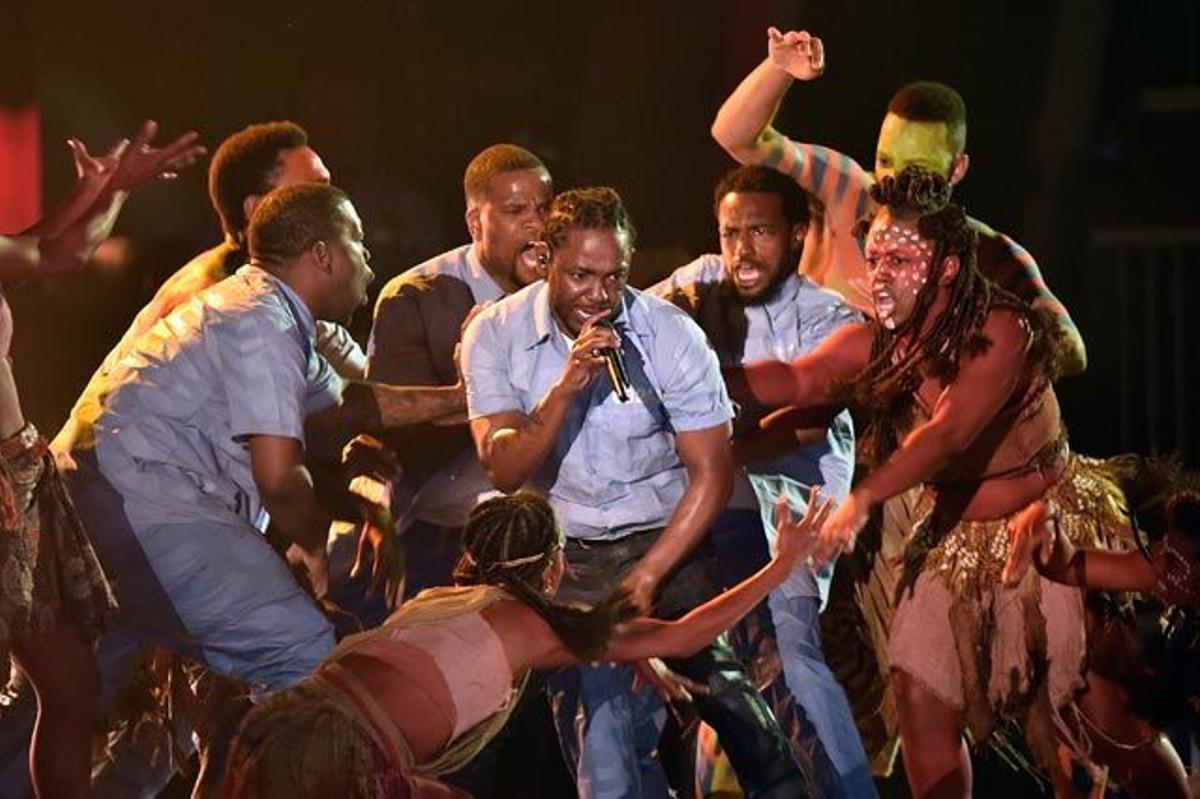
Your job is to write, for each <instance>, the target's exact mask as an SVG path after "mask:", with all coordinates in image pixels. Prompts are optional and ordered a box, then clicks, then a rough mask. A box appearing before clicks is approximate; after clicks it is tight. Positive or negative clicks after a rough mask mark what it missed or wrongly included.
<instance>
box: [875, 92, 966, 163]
mask: <svg viewBox="0 0 1200 799" xmlns="http://www.w3.org/2000/svg"><path fill="white" fill-rule="evenodd" d="M887 110H888V112H889V113H892V114H895V115H896V116H899V117H903V118H904V119H907V120H910V121H912V122H941V123H942V124H944V125H945V126H946V132H947V134H948V135H949V138H950V145H951V146H952V147H953V148H954V152H955V154H958V153H961V152H962V151H963V150H964V149H966V146H967V104H966V103H965V102H963V98H962V95H961V94H959V93H958V92H957V91H955V90H954V89H953V88H951V87H950V86H947V85H946V84H944V83H937V82H936V81H931V80H923V81H917V82H916V83H910V84H908V85H906V86H901V87H900V90H899V91H898V92H896V93H895V94H893V95H892V99H891V100H890V101H889V102H888V107H887Z"/></svg>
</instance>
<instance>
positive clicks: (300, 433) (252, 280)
mask: <svg viewBox="0 0 1200 799" xmlns="http://www.w3.org/2000/svg"><path fill="white" fill-rule="evenodd" d="M315 332H316V323H315V321H314V319H313V316H312V313H311V312H310V311H309V309H308V308H307V307H306V306H305V304H304V302H303V301H302V300H301V299H300V298H299V297H298V296H297V295H296V294H295V292H293V291H292V290H291V289H290V288H289V287H288V286H287V285H285V284H284V283H283V282H281V281H279V280H278V279H276V278H275V277H274V276H273V275H270V274H269V273H267V272H265V271H263V270H262V269H259V268H257V267H253V266H245V267H242V268H241V269H239V270H238V272H237V273H236V274H235V275H233V276H232V277H230V278H227V279H226V280H223V281H221V282H220V283H218V284H217V285H215V286H213V287H212V288H210V289H207V290H205V291H203V292H201V293H200V294H198V295H196V296H195V297H193V298H192V299H191V300H189V301H188V302H186V303H184V304H183V305H181V306H179V307H178V308H177V309H175V310H174V311H173V312H172V313H170V314H169V315H168V316H166V317H165V318H164V319H161V320H160V321H158V322H157V323H156V324H155V325H154V326H153V327H151V328H150V329H149V330H148V331H147V332H146V333H144V334H142V335H141V336H140V337H138V338H137V339H136V340H135V341H134V342H133V343H132V345H131V346H130V347H129V349H128V351H127V352H125V353H124V354H123V355H122V356H121V357H120V358H119V359H117V360H116V361H115V363H113V364H111V365H107V366H106V368H104V369H102V370H101V371H100V372H98V373H97V374H96V375H95V377H93V379H92V382H91V383H89V385H88V388H87V389H86V390H85V392H84V395H83V396H82V397H81V399H80V401H79V402H78V403H77V404H76V406H75V409H74V410H73V411H72V414H71V419H70V421H69V422H68V424H67V427H66V428H65V429H64V430H63V432H62V433H60V435H59V437H58V439H57V440H56V442H55V446H56V448H57V449H76V448H89V447H92V446H94V447H95V452H96V460H97V462H98V464H99V467H100V471H101V472H102V473H103V475H104V477H105V478H106V479H107V480H108V481H109V482H110V483H111V484H112V485H113V487H114V488H116V489H117V491H118V492H120V493H121V495H122V496H123V497H124V500H125V512H126V515H127V516H128V517H129V521H130V522H131V523H132V524H133V526H134V527H135V528H137V527H140V526H145V525H153V524H168V523H173V522H196V521H203V520H206V519H211V520H213V521H217V522H222V523H226V524H245V523H253V522H254V521H255V520H256V519H257V517H258V515H259V512H260V510H261V509H262V503H261V500H260V498H259V495H258V489H257V487H256V486H255V483H254V479H253V476H252V474H251V468H250V451H249V444H248V438H249V437H250V436H254V435H272V436H285V437H288V438H295V439H299V440H300V441H303V440H304V418H305V417H306V416H307V415H308V414H310V413H313V412H315V411H318V410H321V409H323V408H326V407H329V406H330V405H332V404H334V403H336V402H337V401H338V399H339V397H340V395H341V389H342V383H341V380H340V379H339V378H338V377H337V375H336V374H334V372H333V370H332V369H331V368H330V367H329V364H328V362H326V361H325V359H324V358H322V357H321V356H320V355H318V354H317V353H316V351H315V349H314V336H315Z"/></svg>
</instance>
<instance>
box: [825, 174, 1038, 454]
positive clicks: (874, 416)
mask: <svg viewBox="0 0 1200 799" xmlns="http://www.w3.org/2000/svg"><path fill="white" fill-rule="evenodd" d="M871 198H872V199H873V200H874V201H875V202H876V204H877V205H878V206H880V207H881V208H887V209H889V210H890V211H891V212H892V213H893V214H894V215H895V216H897V217H899V218H902V219H905V218H907V219H913V218H915V219H916V221H917V230H918V232H919V233H920V234H921V236H922V237H923V238H925V239H929V240H931V241H933V242H934V251H933V257H932V258H931V259H930V269H931V270H936V269H937V268H938V267H939V266H940V264H941V263H942V262H943V261H944V260H945V259H946V258H948V257H950V256H957V257H958V259H959V269H958V273H957V274H956V275H955V277H954V280H953V282H952V283H951V285H950V287H949V291H950V297H949V302H948V303H947V304H946V308H945V310H944V311H943V312H942V313H941V314H940V315H939V316H938V318H937V319H935V320H934V321H933V323H932V324H931V325H930V326H929V329H928V330H926V331H924V332H923V333H922V332H921V331H922V329H923V328H924V327H925V322H926V320H927V318H928V315H929V311H930V309H931V308H932V307H933V303H934V300H935V299H936V298H937V293H938V290H939V282H938V280H936V279H935V276H934V275H932V274H931V275H930V279H929V280H928V281H926V283H925V285H923V286H922V287H921V289H920V291H919V292H918V294H917V298H916V303H915V306H914V308H913V313H912V315H911V316H910V317H909V319H908V320H907V321H906V322H905V323H904V324H903V325H900V326H899V327H897V328H896V329H894V330H889V329H887V328H885V327H884V326H883V325H874V326H873V327H874V338H873V340H872V343H871V360H870V362H869V363H868V364H867V366H866V367H865V368H864V369H863V371H862V372H861V373H860V374H859V375H858V376H857V377H856V378H855V379H854V380H853V381H852V383H851V386H850V387H849V391H848V394H849V396H848V400H849V401H850V402H851V403H852V404H854V405H855V406H856V407H859V408H862V409H863V410H864V411H865V414H866V416H867V419H868V424H867V429H866V431H865V435H864V437H863V441H864V444H863V447H864V455H865V456H866V457H865V460H866V461H867V462H868V463H874V464H878V463H880V462H882V461H883V460H884V459H886V458H887V456H888V455H890V454H891V452H892V451H893V450H894V449H895V448H896V447H897V446H899V431H900V430H901V429H904V428H906V427H907V426H908V425H909V424H910V423H911V421H912V402H911V395H912V393H913V392H914V391H916V390H917V388H918V387H919V386H920V384H921V380H922V378H923V375H925V374H929V375H932V376H933V377H936V378H938V379H939V380H942V381H944V382H950V381H952V380H953V379H954V378H955V377H956V376H957V375H958V370H959V365H960V363H961V359H962V356H963V355H964V354H965V355H968V356H971V355H978V354H979V353H981V352H984V351H986V350H987V348H988V347H989V346H990V344H991V342H990V340H989V339H988V338H987V336H986V335H984V333H983V326H984V323H985V322H986V321H987V318H988V314H989V313H990V312H991V311H992V310H993V309H995V308H1008V309H1010V310H1013V311H1016V312H1017V313H1019V314H1021V316H1022V317H1023V318H1024V319H1025V320H1026V321H1027V323H1028V325H1029V327H1030V329H1031V331H1032V332H1033V333H1034V345H1033V348H1032V349H1031V356H1032V357H1033V358H1034V360H1035V362H1037V363H1038V364H1039V365H1042V366H1045V368H1046V371H1047V373H1048V375H1049V376H1051V377H1052V376H1056V374H1052V375H1051V374H1050V373H1051V372H1053V371H1054V370H1052V369H1051V368H1050V366H1049V362H1050V360H1051V359H1050V357H1049V355H1048V351H1049V345H1048V344H1047V341H1046V339H1047V330H1048V328H1049V325H1048V324H1047V322H1046V320H1045V318H1044V317H1042V316H1039V315H1038V314H1035V313H1034V312H1033V310H1032V308H1031V307H1030V306H1029V305H1028V304H1027V303H1025V302H1023V301H1022V300H1020V299H1019V298H1018V297H1016V296H1015V295H1013V294H1011V293H1009V292H1007V291H1005V290H1003V289H1001V288H1000V287H999V286H997V285H995V284H994V283H992V282H991V281H990V280H987V279H986V278H985V277H984V276H983V275H982V274H981V273H980V272H979V270H978V268H977V264H976V259H977V253H978V248H979V234H978V233H977V232H976V230H975V229H974V228H973V227H972V225H971V224H970V220H969V219H968V218H967V214H966V211H965V210H964V209H963V208H962V206H960V205H957V204H954V203H952V202H950V185H949V183H948V182H947V181H946V179H945V178H943V177H942V176H941V175H938V174H936V173H934V172H931V171H929V170H927V169H924V168H922V167H916V166H910V167H907V168H905V169H904V171H903V172H901V173H900V174H899V175H897V176H887V177H884V178H883V179H881V180H880V181H879V182H878V183H876V184H875V185H874V186H872V187H871ZM859 232H860V233H862V232H865V231H864V230H863V229H862V228H861V227H860V229H859Z"/></svg>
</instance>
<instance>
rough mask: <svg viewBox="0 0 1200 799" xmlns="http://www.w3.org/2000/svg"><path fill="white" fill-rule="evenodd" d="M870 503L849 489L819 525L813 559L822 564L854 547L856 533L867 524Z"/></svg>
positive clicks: (856, 537)
mask: <svg viewBox="0 0 1200 799" xmlns="http://www.w3.org/2000/svg"><path fill="white" fill-rule="evenodd" d="M870 513H871V504H870V502H868V501H867V500H866V499H865V498H863V497H862V496H861V495H860V494H859V493H858V492H857V491H851V492H850V494H849V496H847V497H846V499H845V500H844V501H843V502H842V504H841V505H840V506H839V507H838V509H837V510H836V511H835V512H834V513H833V514H832V515H831V516H830V517H829V518H828V519H826V520H825V523H824V524H823V525H822V526H821V537H820V540H819V541H818V542H817V549H816V552H815V553H813V560H814V561H816V563H817V565H818V566H823V565H825V564H826V563H829V562H830V561H831V560H833V559H834V558H836V557H837V556H838V555H839V554H841V553H842V552H849V551H851V550H852V549H854V542H855V541H857V540H858V534H859V533H860V532H861V531H862V529H863V527H865V526H866V524H867V517H868V516H869V515H870Z"/></svg>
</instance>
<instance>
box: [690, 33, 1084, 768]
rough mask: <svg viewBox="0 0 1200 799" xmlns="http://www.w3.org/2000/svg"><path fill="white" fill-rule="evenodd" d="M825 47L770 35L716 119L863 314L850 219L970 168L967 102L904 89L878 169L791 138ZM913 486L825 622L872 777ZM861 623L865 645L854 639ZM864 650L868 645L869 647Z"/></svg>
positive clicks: (999, 249) (1005, 281)
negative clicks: (778, 188)
mask: <svg viewBox="0 0 1200 799" xmlns="http://www.w3.org/2000/svg"><path fill="white" fill-rule="evenodd" d="M825 64H826V61H825V48H824V43H823V42H822V41H821V39H820V38H819V37H816V36H813V35H811V34H809V33H807V32H805V31H791V32H788V33H781V32H779V31H778V30H776V29H774V28H772V29H770V30H769V31H768V36H767V57H766V59H764V61H763V62H762V63H761V64H760V65H759V66H758V67H756V68H755V69H754V70H753V71H752V72H751V73H750V74H749V75H748V76H747V77H746V78H745V80H743V81H742V83H741V84H740V85H739V86H738V87H737V89H735V90H734V92H733V93H732V94H731V95H730V96H729V98H728V99H727V100H726V101H725V103H724V104H723V105H722V106H721V109H720V111H719V112H718V113H717V117H716V119H715V120H714V122H713V126H712V134H713V137H714V138H715V139H716V140H717V142H718V143H719V144H720V145H721V146H722V147H724V148H725V150H726V151H727V152H728V153H729V154H730V155H731V156H733V157H734V158H735V159H736V160H737V161H739V162H741V163H743V164H751V163H754V164H765V165H767V166H771V167H774V168H776V169H778V170H780V171H781V172H783V173H785V174H787V175H789V176H791V177H792V178H793V179H794V180H795V181H796V182H797V183H798V184H799V185H800V186H801V188H803V189H804V190H805V191H807V192H808V193H809V194H810V195H811V196H812V197H814V198H815V200H816V203H815V207H816V214H815V216H814V219H813V223H812V224H811V225H809V228H808V235H807V238H806V241H805V247H804V254H803V258H802V260H801V272H802V273H803V274H805V275H807V276H809V277H811V278H813V279H814V280H816V281H817V282H818V283H819V284H821V285H823V286H825V287H827V288H833V289H836V290H838V291H841V292H843V293H844V294H845V295H846V296H847V298H849V300H850V302H852V303H853V304H854V305H856V306H858V307H860V308H861V309H863V310H869V309H870V307H871V303H870V298H869V297H867V296H866V293H865V291H864V289H863V285H864V283H865V276H866V263H865V261H864V257H863V251H862V249H861V247H860V245H859V242H858V239H857V237H856V236H855V235H854V228H855V225H856V224H857V223H858V222H859V220H861V219H863V218H864V217H865V216H867V215H869V214H870V213H871V212H872V205H873V203H872V200H871V196H870V187H871V186H872V185H873V184H874V183H875V182H876V181H877V180H880V179H882V178H884V177H887V176H889V175H892V176H894V175H897V174H899V173H900V172H901V171H902V170H903V169H904V168H905V167H907V166H910V165H914V166H920V167H923V168H925V169H928V170H930V171H932V172H935V173H937V174H938V175H940V176H942V177H943V178H944V179H945V180H946V181H947V182H948V183H949V184H950V185H951V186H952V187H953V186H954V185H956V184H957V183H958V182H959V181H961V180H962V179H963V178H964V177H965V176H966V174H967V169H968V167H969V165H970V158H969V156H968V154H967V152H966V142H967V109H966V104H965V103H964V102H963V98H962V97H961V96H960V95H959V93H958V92H957V91H955V90H954V89H953V88H951V87H950V86H947V85H945V84H942V83H934V82H929V81H922V82H918V83H911V84H908V85H906V86H903V87H902V88H900V90H899V91H897V92H896V93H895V94H894V95H893V96H892V98H891V100H890V101H889V103H888V107H887V112H886V114H885V115H884V118H883V122H882V124H881V126H880V129H879V137H878V143H877V145H876V149H875V163H874V170H873V171H867V170H866V169H864V168H863V167H861V166H860V165H859V164H858V163H857V162H855V160H854V159H852V158H851V157H849V156H848V155H846V154H844V153H841V152H838V151H837V150H834V149H831V148H828V147H824V146H821V145H818V144H811V143H806V142H798V141H793V140H791V139H789V138H788V137H787V136H785V135H783V134H782V133H780V132H779V131H778V130H776V129H775V128H774V127H773V126H772V121H773V119H774V117H775V115H776V113H777V111H778V109H779V106H780V104H781V103H782V102H783V99H784V96H785V95H786V94H787V92H788V89H789V88H790V87H791V85H792V82H793V80H799V81H802V82H808V81H813V80H816V79H818V78H820V76H821V75H822V74H823V73H824V71H825ZM971 226H972V228H973V229H974V230H975V231H976V233H977V235H978V238H979V246H978V258H977V264H978V269H979V271H980V273H981V274H983V276H984V277H986V278H988V279H989V280H991V281H993V282H994V283H996V284H997V285H999V286H1000V287H1002V288H1004V289H1006V290H1008V291H1010V292H1012V293H1013V294H1015V295H1016V296H1018V297H1020V298H1021V299H1022V300H1024V301H1026V302H1028V303H1030V304H1031V305H1032V306H1033V307H1034V308H1036V309H1038V310H1041V311H1045V312H1047V313H1048V314H1050V316H1051V317H1052V318H1053V320H1054V322H1055V331H1056V335H1058V336H1059V337H1061V339H1062V340H1063V347H1062V351H1063V355H1062V371H1063V373H1064V374H1066V375H1070V374H1076V373H1079V372H1082V371H1083V370H1084V368H1085V367H1086V363H1087V353H1086V350H1085V347H1084V342H1083V338H1082V337H1081V336H1080V334H1079V330H1078V329H1077V328H1076V327H1075V324H1074V322H1072V320H1071V317H1070V314H1069V313H1068V312H1067V309H1066V308H1065V307H1064V306H1063V304H1062V303H1061V302H1059V300H1058V298H1057V297H1055V296H1054V294H1053V293H1052V292H1051V291H1050V289H1049V287H1048V286H1047V285H1046V282H1045V280H1043V278H1042V275H1041V272H1040V271H1039V269H1038V266H1037V263H1036V262H1035V261H1034V259H1033V258H1032V257H1031V256H1030V254H1029V253H1028V252H1027V251H1026V250H1025V249H1024V248H1022V247H1021V246H1020V245H1019V244H1018V243H1016V242H1015V241H1013V240H1012V239H1011V238H1009V237H1008V236H1006V235H1004V234H1002V233H998V232H996V231H995V230H993V229H991V228H990V227H988V226H987V225H986V224H984V223H982V222H979V221H978V220H971ZM915 500H916V496H915V494H904V495H901V496H899V497H897V498H896V499H894V500H893V501H891V502H889V503H887V504H886V505H885V506H884V507H883V508H882V509H881V510H880V512H879V515H878V518H877V519H876V520H873V521H872V524H871V528H872V529H871V531H870V534H869V535H868V536H867V537H866V539H867V541H869V544H870V545H869V546H868V547H866V548H864V550H863V552H861V553H856V554H855V555H854V556H853V557H850V558H844V559H842V561H841V565H840V566H839V568H838V574H837V575H836V577H835V579H834V582H833V587H832V596H831V599H830V606H829V609H828V612H826V613H825V614H824V615H823V617H822V626H823V627H824V628H825V630H826V634H827V635H828V636H829V637H831V638H836V639H837V640H839V641H841V642H843V643H842V645H841V646H840V647H839V649H838V650H834V649H833V648H832V647H831V648H829V649H827V650H826V651H827V654H828V655H829V656H830V665H831V667H832V668H833V670H834V673H835V674H836V675H837V677H838V679H839V681H840V682H841V683H842V685H844V686H845V687H846V691H847V693H848V694H849V696H850V700H851V703H852V705H853V707H854V710H855V716H856V718H857V720H858V723H859V728H860V731H861V732H862V735H863V739H864V741H865V742H866V744H867V749H868V751H869V752H870V753H871V757H872V763H873V768H874V769H875V770H876V772H877V773H887V772H888V771H889V770H890V768H891V763H892V760H893V755H894V753H895V747H894V743H895V740H896V738H895V733H896V729H895V709H894V707H893V704H892V702H891V699H890V697H889V695H888V693H887V691H886V689H885V687H884V686H885V683H886V677H887V667H886V657H885V654H884V648H885V644H886V634H885V633H884V630H886V628H887V627H888V625H889V623H890V618H891V614H892V612H893V604H894V603H893V597H894V594H895V587H896V580H897V578H898V575H899V569H900V563H899V560H898V558H899V555H900V551H901V549H902V547H903V538H904V536H905V535H906V534H907V533H908V531H910V530H911V529H912V525H913V521H914V520H913V512H914V508H913V503H914V502H915ZM864 629H865V630H866V631H867V639H868V640H869V642H870V647H871V648H868V649H863V648H858V646H857V644H854V645H851V644H850V643H848V642H851V641H855V642H857V641H861V640H862V639H863V635H862V634H861V631H862V630H864ZM871 649H873V650H874V654H872V652H871Z"/></svg>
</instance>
